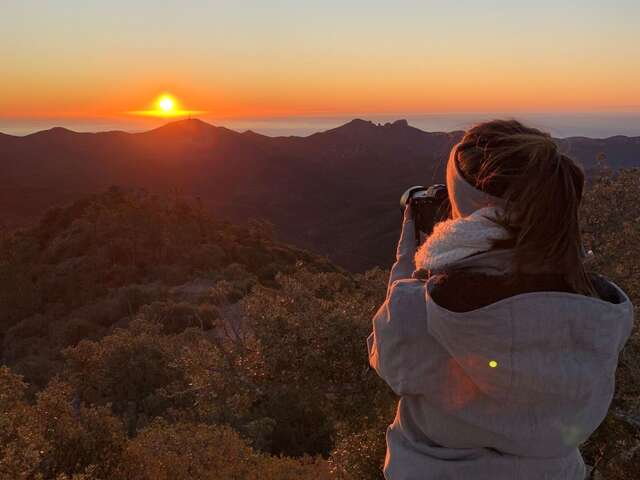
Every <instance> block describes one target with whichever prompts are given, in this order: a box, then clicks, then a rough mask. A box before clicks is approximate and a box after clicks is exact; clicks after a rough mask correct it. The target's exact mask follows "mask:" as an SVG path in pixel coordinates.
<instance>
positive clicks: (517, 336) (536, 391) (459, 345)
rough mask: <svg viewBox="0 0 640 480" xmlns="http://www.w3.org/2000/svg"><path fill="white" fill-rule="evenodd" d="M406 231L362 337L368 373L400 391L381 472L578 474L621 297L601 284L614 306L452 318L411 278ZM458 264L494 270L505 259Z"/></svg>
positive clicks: (608, 367) (550, 297)
mask: <svg viewBox="0 0 640 480" xmlns="http://www.w3.org/2000/svg"><path fill="white" fill-rule="evenodd" d="M409 230H412V225H410V226H408V225H407V224H406V221H405V228H404V229H403V234H402V237H401V239H400V243H399V246H398V255H397V261H396V263H395V264H394V266H393V268H392V271H391V276H390V281H389V288H388V292H387V298H386V301H385V302H384V304H383V305H382V306H381V307H380V309H379V310H378V312H377V314H376V315H375V317H374V319H373V332H372V334H371V335H370V336H369V338H368V339H367V344H368V349H369V360H370V364H371V366H372V367H373V368H374V369H375V370H376V371H377V372H378V374H379V375H380V376H381V377H382V378H383V379H384V380H385V381H386V383H387V384H388V385H389V386H390V387H391V388H392V389H393V391H394V392H395V393H396V394H397V395H399V396H400V401H399V404H398V409H397V414H396V418H395V420H394V422H393V424H392V425H390V426H389V428H388V430H387V458H386V460H385V469H384V473H385V477H386V478H387V479H391V480H448V479H452V480H458V479H473V480H501V479H509V480H512V479H513V480H520V479H521V480H525V479H526V480H543V479H548V480H582V479H584V477H585V466H584V462H583V461H582V457H581V455H580V452H579V451H578V446H579V445H580V444H581V443H582V442H584V441H585V440H586V439H587V438H588V437H589V435H591V433H592V432H593V431H594V430H595V429H596V428H597V427H598V425H599V424H600V423H601V422H602V420H603V419H604V417H605V415H606V413H607V410H608V408H609V405H610V402H611V399H612V396H613V391H614V374H615V370H616V366H617V362H618V354H619V352H620V350H621V349H622V346H623V345H624V343H625V341H626V339H627V338H628V336H629V334H630V331H631V327H632V323H633V307H632V305H631V302H630V301H629V298H628V297H627V296H626V295H625V293H624V292H623V291H622V290H621V289H620V288H619V287H617V286H616V285H615V284H613V283H611V282H607V283H608V289H609V290H610V291H611V292H613V295H614V297H615V298H616V300H615V301H614V302H610V301H606V300H601V299H598V298H593V297H587V296H583V295H578V294H574V293H565V292H552V291H541V292H533V293H525V294H520V295H515V296H512V297H508V298H504V299H502V300H500V301H497V302H495V303H492V304H489V305H485V306H483V307H481V308H478V309H476V310H472V311H467V312H462V313H460V312H454V311H450V310H447V309H446V308H444V307H443V306H441V305H438V304H437V303H436V302H434V300H433V298H432V297H431V295H430V292H432V288H433V285H432V282H431V281H429V280H426V281H424V280H420V279H417V278H412V273H413V269H414V266H413V252H414V250H415V248H414V246H412V245H411V243H412V242H413V234H412V232H409V233H408V231H409ZM457 265H461V266H465V267H470V268H473V269H477V270H479V271H483V272H494V273H499V272H503V271H505V270H506V269H508V265H509V258H508V252H506V254H505V252H502V253H500V252H499V253H487V254H480V255H476V256H473V257H471V258H469V259H466V260H462V261H461V262H459V264H457Z"/></svg>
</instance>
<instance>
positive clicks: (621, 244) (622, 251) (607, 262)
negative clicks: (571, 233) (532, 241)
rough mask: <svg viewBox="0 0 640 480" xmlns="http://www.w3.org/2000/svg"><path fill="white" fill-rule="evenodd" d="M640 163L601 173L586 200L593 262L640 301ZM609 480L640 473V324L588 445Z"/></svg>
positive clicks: (585, 217)
mask: <svg viewBox="0 0 640 480" xmlns="http://www.w3.org/2000/svg"><path fill="white" fill-rule="evenodd" d="M639 193H640V169H631V170H622V171H620V172H618V173H616V174H608V175H604V176H602V177H601V178H600V179H598V180H597V181H596V182H595V183H594V184H593V185H591V186H590V188H589V189H588V190H587V193H586V198H585V201H584V206H583V212H582V217H583V227H584V231H585V240H586V242H587V244H588V246H589V248H591V249H592V250H593V252H594V257H593V260H592V262H591V265H590V268H591V270H593V271H596V272H599V273H602V274H603V275H605V276H606V277H608V278H610V279H612V280H613V281H614V282H616V283H617V284H618V285H619V286H620V287H622V288H623V289H624V290H625V292H626V293H627V294H628V295H629V297H630V299H631V301H632V302H633V304H634V305H636V306H637V305H640V248H639V245H640V203H639V202H638V194H639ZM583 453H584V454H585V456H586V458H587V460H588V462H589V463H590V464H592V465H594V466H595V471H596V472H598V473H601V474H602V476H603V477H604V478H606V479H607V480H631V479H634V478H637V472H638V468H640V467H639V465H640V330H639V329H638V327H637V325H636V327H635V329H634V332H633V334H632V336H631V338H630V340H629V341H628V342H627V345H626V347H625V349H624V350H623V352H622V353H621V355H620V363H619V366H618V371H617V374H616V394H615V396H614V399H613V404H612V408H611V409H610V411H609V415H608V417H607V419H606V421H605V422H604V423H603V424H602V425H601V426H600V428H599V429H598V430H597V431H596V433H595V434H594V435H593V436H592V437H591V438H590V439H589V441H588V442H587V444H586V445H585V446H584V448H583Z"/></svg>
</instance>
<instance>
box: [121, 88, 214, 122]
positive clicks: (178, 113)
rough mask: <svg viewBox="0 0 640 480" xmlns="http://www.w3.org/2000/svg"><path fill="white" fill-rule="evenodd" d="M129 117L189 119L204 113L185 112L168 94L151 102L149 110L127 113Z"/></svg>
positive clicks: (196, 111)
mask: <svg viewBox="0 0 640 480" xmlns="http://www.w3.org/2000/svg"><path fill="white" fill-rule="evenodd" d="M128 113H129V114H130V115H142V116H145V117H162V118H169V117H190V116H192V115H198V114H201V113H206V112H205V111H203V110H185V109H183V108H182V106H181V105H180V102H179V101H178V100H176V98H175V97H174V96H173V95H171V94H169V93H164V94H162V95H160V96H159V97H156V100H155V101H154V102H153V104H152V107H151V108H150V109H149V110H133V111H130V112H128Z"/></svg>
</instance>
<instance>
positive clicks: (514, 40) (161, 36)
mask: <svg viewBox="0 0 640 480" xmlns="http://www.w3.org/2000/svg"><path fill="white" fill-rule="evenodd" d="M639 18H640V2H638V1H637V0H619V1H614V2H604V1H602V0H599V1H594V0H580V1H566V0H556V1H547V0H542V1H527V2H520V1H489V0H484V1H474V0H458V1H455V2H443V1H430V0H420V1H406V0H404V1H402V0H400V1H388V0H387V1H377V0H368V1H347V0H341V1H337V0H323V1H312V0H307V1H300V0H297V1H289V0H286V1H276V0H272V1H261V2H257V1H242V2H240V1H235V2H231V1H222V0H220V1H209V2H204V1H187V0H183V1H159V0H155V1H147V0H128V1H124V0H110V1H88V0H67V1H64V0H58V1H52V0H48V1H46V0H38V1H36V0H3V1H2V10H1V14H0V58H2V67H1V68H0V88H1V93H0V116H4V117H23V118H25V117H26V118H38V117H48V116H56V117H61V116H69V117H76V116H77V117H88V116H108V115H113V116H118V115H124V112H127V111H130V110H138V109H144V108H147V107H148V106H149V104H150V103H151V102H152V101H153V99H154V98H155V97H156V96H157V95H158V94H160V93H162V92H165V91H168V92H171V93H173V94H174V95H175V96H176V97H177V98H178V99H179V100H181V103H182V105H183V107H185V108H188V109H195V110H206V111H207V112H210V113H211V114H214V115H217V116H230V117H233V116H238V117H242V116H261V115H318V114H320V115H322V114H336V113H348V112H371V113H374V112H377V113H383V112H416V113H417V112H456V111H466V112H470V111H498V110H500V111H582V110H609V111H616V110H624V111H640V33H639V28H638V19H639Z"/></svg>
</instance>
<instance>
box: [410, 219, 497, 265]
mask: <svg viewBox="0 0 640 480" xmlns="http://www.w3.org/2000/svg"><path fill="white" fill-rule="evenodd" d="M499 211H500V208H499V207H485V208H481V209H479V210H476V211H475V212H473V213H472V214H471V215H469V216H467V217H462V218H456V219H452V220H445V221H444V222H440V223H438V224H436V226H435V227H434V229H433V233H432V234H431V235H430V236H429V238H427V240H426V241H425V242H424V243H423V244H422V245H421V246H420V248H419V249H418V251H417V252H416V255H415V264H416V269H419V270H420V269H421V270H427V271H436V270H442V269H443V267H446V266H448V265H451V264H452V263H455V262H457V261H459V260H462V259H463V258H466V257H468V256H470V255H473V254H476V253H480V252H485V251H488V250H489V249H490V248H491V245H492V243H493V240H498V239H506V238H508V237H509V233H508V232H507V231H506V230H505V229H504V228H503V227H501V226H500V225H498V224H497V223H495V222H494V221H492V220H491V219H492V218H495V216H496V214H497V213H498V212H499Z"/></svg>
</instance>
